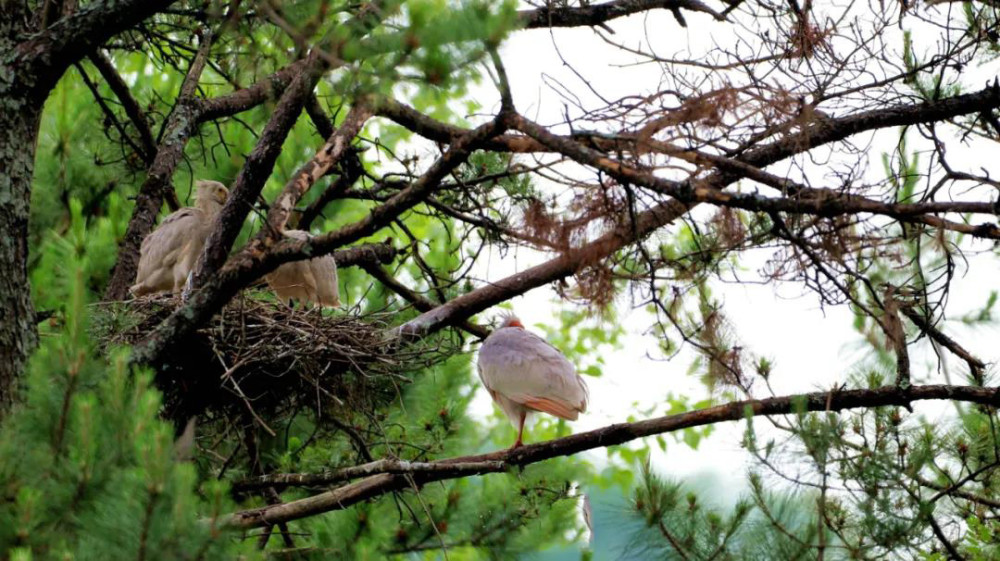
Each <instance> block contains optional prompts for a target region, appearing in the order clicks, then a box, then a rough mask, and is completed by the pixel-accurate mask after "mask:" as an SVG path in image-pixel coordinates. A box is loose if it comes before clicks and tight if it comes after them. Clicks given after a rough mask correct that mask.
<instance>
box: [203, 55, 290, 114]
mask: <svg viewBox="0 0 1000 561" xmlns="http://www.w3.org/2000/svg"><path fill="white" fill-rule="evenodd" d="M306 63H307V59H302V60H297V61H295V62H293V63H291V64H289V65H288V66H286V67H284V68H282V69H281V70H278V71H277V72H275V73H273V74H270V75H268V76H265V77H264V78H263V79H261V80H258V81H257V82H255V83H254V84H252V85H250V86H247V87H245V88H242V89H239V90H236V91H234V92H231V93H228V94H226V95H221V96H218V97H213V98H211V99H206V100H203V101H202V102H201V112H200V113H199V114H198V119H199V120H200V121H211V120H213V119H220V118H223V117H229V116H232V115H236V114H238V113H242V112H244V111H247V110H250V109H253V108H254V107H257V106H258V105H260V104H261V103H264V102H265V101H268V100H271V99H278V98H279V97H280V96H281V94H282V92H284V91H285V89H286V88H288V85H289V84H291V83H292V80H294V79H295V78H296V76H298V75H299V74H300V73H302V71H303V70H304V69H305V67H306Z"/></svg>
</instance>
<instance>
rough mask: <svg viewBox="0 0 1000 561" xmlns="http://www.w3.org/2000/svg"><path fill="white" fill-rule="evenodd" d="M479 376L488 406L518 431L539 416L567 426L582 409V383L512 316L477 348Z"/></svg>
mask: <svg viewBox="0 0 1000 561" xmlns="http://www.w3.org/2000/svg"><path fill="white" fill-rule="evenodd" d="M478 366H479V377H480V379H482V381H483V385H485V386H486V389H487V390H488V391H489V392H490V396H492V397H493V401H495V402H496V403H497V405H499V406H500V408H501V409H503V412H504V413H505V414H506V415H507V417H508V418H509V419H510V421H511V422H512V423H513V424H514V426H516V427H518V435H517V441H516V442H515V443H514V446H515V447H516V446H520V445H521V435H522V433H523V431H524V421H525V418H526V417H527V416H528V414H529V413H531V412H533V411H542V412H545V413H549V414H551V415H555V416H557V417H560V418H563V419H567V420H570V421H573V420H576V418H577V417H578V416H579V415H580V413H583V412H585V411H586V410H587V399H588V393H587V384H586V383H585V382H584V381H583V378H581V377H580V376H579V375H578V374H577V373H576V369H575V368H573V365H572V364H571V363H570V362H569V361H568V360H566V357H565V356H563V354H562V353H561V352H560V351H559V349H556V348H555V347H553V346H552V345H550V344H548V343H547V342H546V341H545V340H544V339H542V338H541V337H539V336H537V335H535V334H533V333H531V332H529V331H527V330H525V329H524V326H523V325H522V324H521V322H520V321H519V320H518V319H517V318H516V317H513V316H510V317H508V318H506V319H505V320H504V322H503V323H502V324H501V325H500V328H499V329H497V330H496V331H494V332H493V333H491V334H490V336H489V337H487V338H486V340H485V341H484V342H483V346H482V347H481V348H480V349H479V364H478Z"/></svg>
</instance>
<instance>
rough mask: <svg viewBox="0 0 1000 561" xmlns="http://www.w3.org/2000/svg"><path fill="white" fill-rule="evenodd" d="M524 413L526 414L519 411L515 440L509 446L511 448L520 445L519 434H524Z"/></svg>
mask: <svg viewBox="0 0 1000 561" xmlns="http://www.w3.org/2000/svg"><path fill="white" fill-rule="evenodd" d="M525 415H526V413H521V422H519V423H518V424H517V440H516V441H515V442H514V445H513V446H511V448H517V447H518V446H521V435H523V434H524V416H525Z"/></svg>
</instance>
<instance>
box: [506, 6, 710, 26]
mask: <svg viewBox="0 0 1000 561" xmlns="http://www.w3.org/2000/svg"><path fill="white" fill-rule="evenodd" d="M655 9H667V10H670V11H672V12H674V14H675V16H676V14H678V13H680V10H682V9H683V10H688V11H691V12H701V13H705V14H709V15H711V16H712V17H713V18H715V19H716V20H718V21H724V20H725V19H726V18H725V16H723V15H722V14H720V13H718V12H716V11H715V10H713V9H711V8H709V7H708V6H707V5H705V4H703V3H702V2H700V1H699V0H612V1H610V2H604V3H602V4H593V5H587V4H585V5H582V6H559V7H554V5H549V6H546V7H544V8H538V9H535V10H523V11H521V12H518V14H517V15H518V18H519V19H520V20H521V22H522V23H523V24H524V26H525V27H527V28H529V29H531V28H539V27H541V28H546V27H584V26H594V25H603V24H605V23H607V22H609V21H611V20H613V19H617V18H620V17H625V16H630V15H632V14H638V13H641V12H646V11H649V10H655ZM678 21H679V23H680V24H681V26H682V27H687V25H686V23H685V22H684V20H683V17H681V18H680V19H679V20H678Z"/></svg>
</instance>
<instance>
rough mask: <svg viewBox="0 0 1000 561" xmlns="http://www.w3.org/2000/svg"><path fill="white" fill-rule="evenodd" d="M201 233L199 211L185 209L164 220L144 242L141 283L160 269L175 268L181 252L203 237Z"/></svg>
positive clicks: (140, 261)
mask: <svg viewBox="0 0 1000 561" xmlns="http://www.w3.org/2000/svg"><path fill="white" fill-rule="evenodd" d="M201 231H202V228H201V212H200V211H199V210H197V209H193V208H183V209H181V210H178V211H177V212H175V213H173V214H171V215H170V216H168V217H167V218H166V219H164V221H163V223H162V224H160V226H159V227H158V228H157V229H156V230H153V232H152V233H151V234H149V235H148V236H146V239H144V240H143V241H142V248H141V254H140V257H139V271H138V279H139V281H140V282H141V281H142V279H143V278H145V277H147V276H149V275H150V274H152V272H153V271H155V270H157V269H159V268H160V267H173V266H174V264H175V263H176V262H177V260H178V258H179V254H180V253H181V250H183V249H184V248H185V247H186V246H188V245H189V242H191V240H192V238H193V237H194V236H199V235H201Z"/></svg>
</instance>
